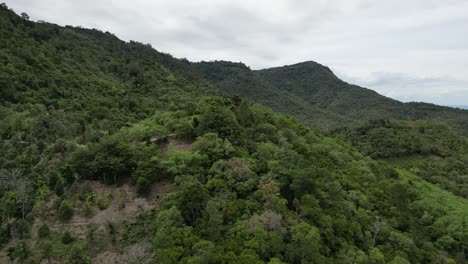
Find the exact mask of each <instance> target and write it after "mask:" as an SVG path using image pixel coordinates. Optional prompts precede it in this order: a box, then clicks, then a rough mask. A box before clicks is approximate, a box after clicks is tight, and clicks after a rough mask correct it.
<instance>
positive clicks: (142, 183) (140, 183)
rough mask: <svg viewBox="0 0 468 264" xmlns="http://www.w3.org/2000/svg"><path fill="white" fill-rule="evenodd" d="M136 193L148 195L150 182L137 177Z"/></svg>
mask: <svg viewBox="0 0 468 264" xmlns="http://www.w3.org/2000/svg"><path fill="white" fill-rule="evenodd" d="M136 191H137V193H138V194H139V195H145V194H148V193H149V192H150V191H151V182H150V181H149V180H148V179H147V178H145V177H138V180H137V182H136Z"/></svg>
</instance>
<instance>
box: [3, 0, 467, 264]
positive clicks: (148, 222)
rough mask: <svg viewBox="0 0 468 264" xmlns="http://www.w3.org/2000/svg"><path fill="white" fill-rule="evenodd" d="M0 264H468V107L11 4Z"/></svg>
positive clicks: (310, 65)
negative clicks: (147, 40) (396, 96)
mask: <svg viewBox="0 0 468 264" xmlns="http://www.w3.org/2000/svg"><path fill="white" fill-rule="evenodd" d="M0 38H1V40H0V214H1V218H0V263H80V264H81V263H83V264H84V263H373V264H378V263H394V264H403V263H467V259H468V200H467V198H468V138H467V134H466V133H467V132H468V111H466V110H461V109H454V108H449V107H441V106H436V105H431V104H426V103H401V102H398V101H395V100H392V99H389V98H386V97H383V96H381V95H379V94H377V93H375V92H373V91H371V90H368V89H365V88H361V87H358V86H354V85H351V84H347V83H345V82H343V81H341V80H339V79H338V78H337V77H336V76H335V75H334V74H333V73H332V72H331V71H330V70H329V69H328V68H327V67H325V66H322V65H320V64H317V63H314V62H305V63H300V64H296V65H291V66H284V67H279V68H272V69H265V70H260V71H256V70H251V69H250V68H249V67H247V66H246V65H244V64H242V63H233V62H227V61H214V62H190V61H188V60H185V59H177V58H174V57H172V56H171V55H169V54H165V53H162V52H159V51H157V50H156V49H154V48H152V47H151V45H149V44H143V43H139V42H136V41H130V42H125V41H122V40H119V39H118V38H117V37H116V36H114V35H113V34H112V33H109V32H101V31H99V30H96V29H85V28H81V27H73V26H65V27H61V26H58V25H54V24H51V23H47V22H44V21H38V22H33V21H30V20H29V17H28V16H27V14H25V13H22V14H20V15H18V14H16V13H15V12H14V11H13V10H10V9H9V8H8V7H7V6H6V4H1V6H0Z"/></svg>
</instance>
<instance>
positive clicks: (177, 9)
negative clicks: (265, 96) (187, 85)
mask: <svg viewBox="0 0 468 264" xmlns="http://www.w3.org/2000/svg"><path fill="white" fill-rule="evenodd" d="M6 1H7V5H9V6H10V7H12V8H13V9H15V10H16V11H17V12H23V11H25V12H27V13H28V14H29V15H30V16H31V18H32V19H34V20H38V19H41V20H46V21H49V22H53V23H57V24H60V25H67V24H68V25H81V26H84V27H92V28H98V29H101V30H103V31H110V32H112V33H115V34H116V35H117V36H118V37H120V38H122V39H124V40H137V41H141V42H144V43H151V44H152V46H153V47H155V48H156V49H158V50H160V51H163V52H168V53H171V54H173V55H174V56H176V57H180V58H182V57H185V58H188V59H190V60H192V61H200V60H215V59H224V60H232V61H242V62H244V63H246V64H248V65H250V66H251V67H252V68H253V69H259V68H266V67H273V66H280V65H286V64H292V63H296V62H300V61H306V60H315V61H318V62H320V63H322V64H325V65H328V66H330V67H331V68H333V69H336V70H338V71H339V72H340V73H342V74H343V75H346V76H350V77H351V78H350V79H353V78H354V79H356V80H363V79H366V78H367V76H368V75H369V74H370V73H372V72H381V73H399V72H404V73H406V74H407V75H408V76H423V77H418V78H436V79H437V78H440V77H438V76H447V78H445V77H444V78H441V79H440V81H438V82H436V83H434V84H433V85H432V86H431V88H430V89H428V88H427V86H418V85H424V84H425V82H415V83H414V84H413V85H411V86H405V87H406V89H411V90H412V91H413V92H412V93H411V94H412V95H411V98H414V99H415V100H418V101H420V100H432V101H431V102H436V101H434V100H438V99H437V98H439V97H440V96H439V97H437V96H438V94H440V93H441V92H444V91H447V88H446V87H452V86H453V85H454V84H453V83H452V82H453V81H451V80H453V79H456V80H459V81H460V82H465V81H467V80H468V76H467V75H466V73H467V72H468V63H466V62H467V61H468V48H467V47H468V27H466V25H467V24H468V13H467V12H465V10H467V9H468V1H467V0H446V1H439V0H412V1H406V0H394V1H373V0H333V1H331V0H314V1H308V0H275V1H271V0H268V1H267V0H257V1H251V0H239V1H232V0H197V1H192V0H178V1H163V0H133V1H124V0H100V1H94V0H81V1H73V0H42V1H35V0H6ZM8 1H9V2H8ZM407 81H408V80H407ZM444 81H445V82H447V83H444ZM402 82H403V81H402V80H401V82H400V83H395V82H390V81H389V82H388V85H390V84H391V85H400V84H401V83H402ZM405 83H406V82H405ZM358 84H361V85H362V83H358ZM364 84H365V82H364ZM426 84H427V83H426ZM366 85H367V86H369V88H371V89H377V90H378V89H380V88H379V87H377V84H373V83H368V84H366ZM457 87H458V86H457ZM389 89H390V88H389ZM394 89H397V90H398V89H399V88H398V87H395V88H394ZM451 89H452V88H451ZM457 89H461V91H462V93H461V95H460V96H461V97H463V98H464V100H465V101H467V102H468V96H465V92H464V91H466V89H467V88H464V86H462V85H461V86H459V88H457ZM450 91H453V90H450ZM457 91H458V90H457ZM428 93H431V94H433V95H437V96H436V97H430V96H428V95H427V94H428ZM457 93H458V92H457ZM389 94H392V96H393V93H389ZM395 96H399V95H395ZM397 98H400V97H397ZM447 98H448V97H447ZM444 100H445V99H444ZM447 100H448V99H447ZM437 102H438V101H437Z"/></svg>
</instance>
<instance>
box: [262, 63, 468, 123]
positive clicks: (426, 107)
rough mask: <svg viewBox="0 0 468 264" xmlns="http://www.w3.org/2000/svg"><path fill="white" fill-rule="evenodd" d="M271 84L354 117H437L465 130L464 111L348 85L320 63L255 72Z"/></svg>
mask: <svg viewBox="0 0 468 264" xmlns="http://www.w3.org/2000/svg"><path fill="white" fill-rule="evenodd" d="M258 73H259V75H260V76H261V77H262V78H264V79H265V80H267V81H268V82H270V83H271V84H272V85H274V86H276V87H278V88H280V89H283V90H285V91H288V92H289V93H290V94H293V95H296V96H297V97H300V98H303V99H304V101H306V102H308V103H310V104H312V105H314V106H317V107H319V108H322V109H325V110H327V111H330V112H332V113H337V114H340V115H342V116H346V117H347V118H351V119H354V120H369V119H376V118H395V119H403V120H437V121H440V122H444V123H447V124H449V125H453V126H456V127H458V128H461V129H463V130H465V131H468V111H464V110H461V109H454V108H449V107H442V106H436V105H432V104H426V103H407V104H405V103H402V102H399V101H396V100H393V99H390V98H387V97H385V96H382V95H380V94H378V93H376V92H374V91H372V90H369V89H366V88H362V87H359V86H356V85H351V84H348V83H346V82H344V81H342V80H340V79H339V78H338V77H336V76H335V75H334V74H333V72H332V71H331V70H330V69H329V68H328V67H325V66H323V65H320V64H318V63H316V62H311V61H310V62H303V63H298V64H294V65H288V66H283V67H276V68H270V69H265V70H260V71H258Z"/></svg>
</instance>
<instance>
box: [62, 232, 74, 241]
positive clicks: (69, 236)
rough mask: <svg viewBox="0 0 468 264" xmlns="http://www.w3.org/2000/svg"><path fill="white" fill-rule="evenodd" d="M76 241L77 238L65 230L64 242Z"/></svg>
mask: <svg viewBox="0 0 468 264" xmlns="http://www.w3.org/2000/svg"><path fill="white" fill-rule="evenodd" d="M73 241H75V238H74V237H73V236H72V235H71V234H70V231H68V230H67V231H65V232H64V233H63V235H62V243H63V244H65V245H68V244H70V243H72V242H73Z"/></svg>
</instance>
